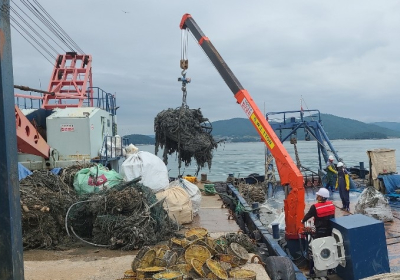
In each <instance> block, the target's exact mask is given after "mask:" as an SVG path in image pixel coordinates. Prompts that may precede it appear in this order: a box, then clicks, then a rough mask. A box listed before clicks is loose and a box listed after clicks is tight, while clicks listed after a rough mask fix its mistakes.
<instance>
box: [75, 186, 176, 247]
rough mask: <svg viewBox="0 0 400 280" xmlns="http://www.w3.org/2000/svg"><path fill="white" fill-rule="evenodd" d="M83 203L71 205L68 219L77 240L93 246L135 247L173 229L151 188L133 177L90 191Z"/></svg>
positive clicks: (169, 233)
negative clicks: (103, 188) (124, 181)
mask: <svg viewBox="0 0 400 280" xmlns="http://www.w3.org/2000/svg"><path fill="white" fill-rule="evenodd" d="M86 202H87V203H81V204H79V205H78V204H77V205H76V206H74V207H71V209H70V210H71V211H70V214H69V219H68V221H69V224H70V225H71V230H72V232H73V233H74V234H76V235H77V237H78V238H79V239H81V240H82V241H85V240H84V239H82V238H81V237H83V238H85V239H86V240H91V242H93V245H100V246H103V247H109V248H110V249H122V250H133V249H138V248H140V247H142V246H144V245H153V244H156V243H157V242H159V241H162V240H166V239H167V238H169V237H171V235H172V234H173V233H174V231H175V228H176V225H175V224H174V223H173V221H172V220H170V219H169V217H168V214H167V212H166V211H165V210H164V208H163V206H162V203H161V202H160V203H159V201H157V198H156V196H155V195H154V193H153V192H152V190H151V189H150V188H148V187H146V186H144V185H142V184H139V183H137V180H133V181H130V182H127V183H122V184H120V185H118V186H115V187H114V188H112V189H110V190H108V191H105V192H101V193H96V194H91V195H89V196H87V200H86ZM78 235H80V236H81V237H79V236H78ZM91 242H88V243H91ZM91 244H92V243H91Z"/></svg>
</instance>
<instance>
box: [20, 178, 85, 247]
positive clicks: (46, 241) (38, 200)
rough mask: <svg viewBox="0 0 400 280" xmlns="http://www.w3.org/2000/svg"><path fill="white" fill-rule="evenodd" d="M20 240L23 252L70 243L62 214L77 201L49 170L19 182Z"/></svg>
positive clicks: (71, 189)
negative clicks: (24, 250)
mask: <svg viewBox="0 0 400 280" xmlns="http://www.w3.org/2000/svg"><path fill="white" fill-rule="evenodd" d="M20 199H21V208H22V241H23V246H24V248H25V249H33V248H52V247H55V246H58V245H61V244H66V243H68V242H69V241H70V239H69V238H68V235H67V233H66V231H65V213H66V212H67V210H68V208H69V206H70V205H71V204H73V203H74V202H76V201H77V199H78V198H77V196H76V194H75V190H74V189H73V188H70V186H69V185H68V184H66V183H64V182H63V181H62V180H61V177H60V176H58V175H55V174H53V173H51V172H49V171H34V172H33V173H32V174H31V175H30V176H28V177H26V178H24V179H22V180H21V181H20Z"/></svg>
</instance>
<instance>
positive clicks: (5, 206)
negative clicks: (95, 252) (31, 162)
mask: <svg viewBox="0 0 400 280" xmlns="http://www.w3.org/2000/svg"><path fill="white" fill-rule="evenodd" d="M0 3H1V17H0V213H1V215H0V279H2V280H3V279H4V280H22V279H24V265H23V248H22V230H21V205H20V197H19V181H18V161H17V136H16V125H15V112H14V79H13V68H12V55H11V34H10V0H1V2H0Z"/></svg>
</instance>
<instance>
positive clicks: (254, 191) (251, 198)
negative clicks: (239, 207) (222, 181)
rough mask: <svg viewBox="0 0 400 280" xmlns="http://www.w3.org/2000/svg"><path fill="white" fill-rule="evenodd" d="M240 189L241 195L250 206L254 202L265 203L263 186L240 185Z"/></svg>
mask: <svg viewBox="0 0 400 280" xmlns="http://www.w3.org/2000/svg"><path fill="white" fill-rule="evenodd" d="M238 189H239V192H240V194H241V195H242V196H243V197H244V198H245V199H246V201H247V202H248V203H249V204H251V203H253V202H259V203H264V202H265V191H264V189H263V186H262V185H261V184H255V185H252V184H246V183H239V186H238Z"/></svg>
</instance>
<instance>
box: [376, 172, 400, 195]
mask: <svg viewBox="0 0 400 280" xmlns="http://www.w3.org/2000/svg"><path fill="white" fill-rule="evenodd" d="M378 179H382V180H383V184H384V185H385V188H386V193H387V194H394V193H395V190H396V189H399V188H400V175H398V174H393V175H379V176H378Z"/></svg>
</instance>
